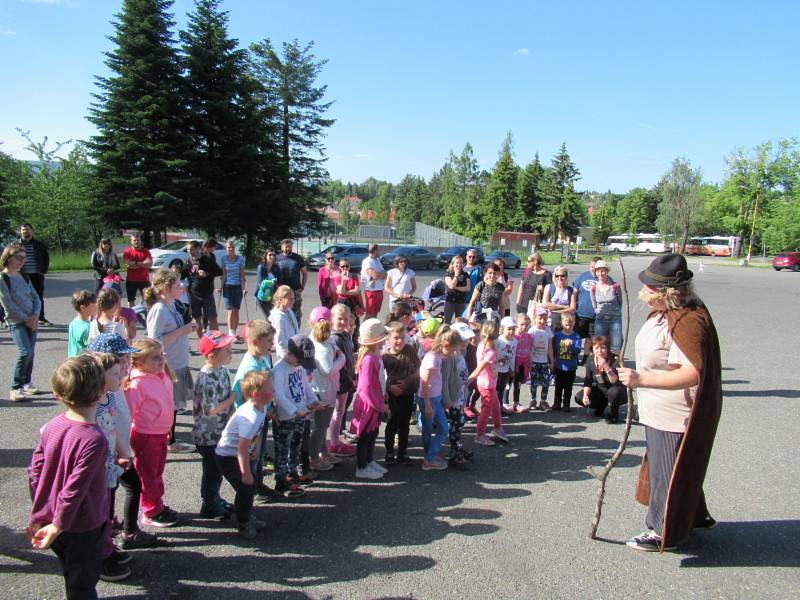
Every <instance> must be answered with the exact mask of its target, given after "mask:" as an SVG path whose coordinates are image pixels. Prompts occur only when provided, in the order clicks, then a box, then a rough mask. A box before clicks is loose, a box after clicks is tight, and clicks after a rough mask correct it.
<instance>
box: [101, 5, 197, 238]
mask: <svg viewBox="0 0 800 600" xmlns="http://www.w3.org/2000/svg"><path fill="white" fill-rule="evenodd" d="M171 6H172V1H171V0H124V2H123V4H122V11H121V12H119V13H118V14H117V15H115V20H114V21H112V23H113V25H114V29H115V33H114V35H113V36H111V37H110V39H111V41H113V42H114V48H113V49H112V50H111V51H109V52H106V53H105V56H106V61H105V64H106V66H107V67H108V68H109V70H110V71H111V75H109V76H107V77H97V78H96V80H97V86H98V87H99V88H100V92H99V93H97V94H94V98H95V101H94V102H93V103H92V105H91V107H90V109H89V120H90V121H91V122H92V123H94V125H95V126H96V127H97V129H98V134H97V135H95V136H93V137H92V138H91V142H90V143H89V148H90V150H91V153H92V156H93V158H94V160H95V167H96V174H97V180H98V202H97V203H96V205H95V206H96V210H97V216H98V217H99V218H100V219H101V220H103V221H104V222H106V223H108V224H109V225H112V226H115V227H135V228H139V229H141V230H142V231H143V234H144V235H143V238H144V239H143V241H144V243H145V244H146V245H149V244H150V242H151V235H153V234H155V238H156V241H158V239H159V237H160V232H161V231H163V230H164V228H165V227H166V226H169V225H178V224H181V223H182V222H183V212H184V211H183V204H182V201H181V198H182V197H183V195H184V193H185V191H186V185H187V178H186V166H187V154H188V152H189V150H190V148H191V140H190V139H189V137H188V135H186V128H185V116H186V113H185V110H184V107H183V105H182V100H181V98H182V94H181V78H180V66H179V61H178V55H177V51H176V49H175V47H174V43H173V37H172V33H171V28H172V26H173V25H174V23H173V21H172V16H171V15H170V14H168V12H167V11H168V10H169V8H170V7H171Z"/></svg>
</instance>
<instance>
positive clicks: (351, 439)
mask: <svg viewBox="0 0 800 600" xmlns="http://www.w3.org/2000/svg"><path fill="white" fill-rule="evenodd" d="M342 437H343V438H344V439H346V440H347V441H348V442H355V441H357V440H358V438H357V437H356V436H355V434H352V433H350V432H349V431H345V432H344V433H343V434H342Z"/></svg>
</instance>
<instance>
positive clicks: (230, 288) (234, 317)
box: [222, 240, 247, 342]
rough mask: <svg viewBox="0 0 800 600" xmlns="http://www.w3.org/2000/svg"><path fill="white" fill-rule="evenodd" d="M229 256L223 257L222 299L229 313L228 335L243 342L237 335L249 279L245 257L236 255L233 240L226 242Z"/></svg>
mask: <svg viewBox="0 0 800 600" xmlns="http://www.w3.org/2000/svg"><path fill="white" fill-rule="evenodd" d="M225 250H226V251H227V254H226V255H225V256H223V257H222V299H223V301H224V302H225V310H227V311H228V335H232V336H233V337H235V338H236V341H237V342H241V341H242V338H241V337H239V335H238V334H237V329H239V311H240V310H241V308H242V298H243V297H244V295H245V294H247V278H246V277H245V273H244V257H243V256H240V255H239V254H236V246H235V245H234V243H233V240H228V241H227V242H225Z"/></svg>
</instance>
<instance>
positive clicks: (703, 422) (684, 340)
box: [636, 303, 722, 551]
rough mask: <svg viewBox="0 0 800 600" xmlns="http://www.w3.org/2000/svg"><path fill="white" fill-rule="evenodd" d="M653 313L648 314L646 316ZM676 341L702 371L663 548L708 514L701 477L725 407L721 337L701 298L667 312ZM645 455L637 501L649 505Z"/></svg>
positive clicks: (670, 493)
mask: <svg viewBox="0 0 800 600" xmlns="http://www.w3.org/2000/svg"><path fill="white" fill-rule="evenodd" d="M654 314H655V313H651V314H650V315H648V318H650V317H651V316H653V315H654ZM664 315H665V316H666V318H667V321H668V323H669V331H670V334H671V335H672V339H673V341H674V342H675V343H676V344H678V348H680V350H681V352H683V353H684V354H685V355H686V357H687V358H688V359H689V362H691V363H692V365H693V366H694V368H695V369H697V372H698V373H699V375H700V381H699V384H698V386H697V392H696V395H695V399H694V403H693V405H692V412H691V414H690V415H689V423H688V424H687V426H686V431H685V433H684V435H683V439H682V440H681V445H680V447H679V448H678V457H677V460H676V461H675V468H674V469H673V471H672V479H671V480H670V483H669V490H668V492H667V502H666V507H665V509H664V525H663V527H662V531H661V549H662V551H663V549H664V548H665V547H669V546H674V545H676V544H679V543H681V542H683V541H684V540H686V538H687V537H688V536H689V533H690V532H691V531H692V528H693V527H694V526H695V525H696V524H698V523H700V522H701V521H702V520H703V519H704V518H705V517H706V516H707V515H708V511H707V509H706V503H705V497H704V496H703V480H704V479H705V476H706V470H707V469H708V463H709V460H710V458H711V448H712V447H713V445H714V436H715V435H716V432H717V424H718V423H719V417H720V413H721V412H722V368H721V367H722V366H721V360H720V349H719V339H718V338H717V330H716V328H715V327H714V322H713V321H712V320H711V315H710V314H709V313H708V310H707V309H706V307H705V306H704V305H703V304H702V303H698V304H696V305H693V306H687V307H684V308H680V309H677V310H670V311H666V312H665V313H664ZM647 481H648V478H647V455H646V454H645V457H644V460H643V461H642V468H641V470H640V472H639V482H638V483H637V486H636V500H637V501H639V502H641V503H642V504H644V505H647V503H648V499H649V494H650V490H649V485H648V484H647Z"/></svg>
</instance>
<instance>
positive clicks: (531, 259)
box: [517, 252, 553, 318]
mask: <svg viewBox="0 0 800 600" xmlns="http://www.w3.org/2000/svg"><path fill="white" fill-rule="evenodd" d="M551 283H553V276H552V274H551V273H550V271H548V270H547V269H545V268H544V260H543V259H542V255H541V254H539V253H538V252H533V253H531V254H530V256H528V260H527V261H526V266H525V270H524V271H523V272H522V281H521V282H520V285H519V289H518V290H517V314H518V315H519V314H523V313H527V314H530V315H531V318H532V316H533V315H534V314H535V306H531V302H534V303H535V304H538V303H540V302H541V301H542V297H543V296H544V288H545V286H546V285H549V284H551Z"/></svg>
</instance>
